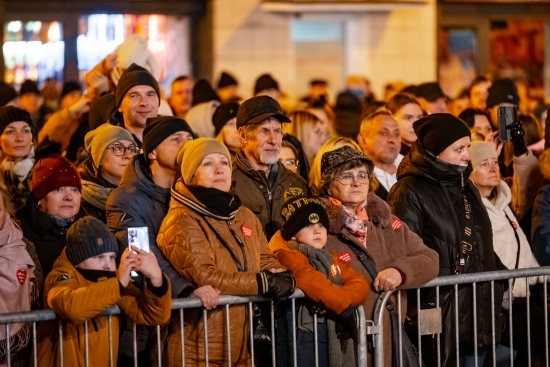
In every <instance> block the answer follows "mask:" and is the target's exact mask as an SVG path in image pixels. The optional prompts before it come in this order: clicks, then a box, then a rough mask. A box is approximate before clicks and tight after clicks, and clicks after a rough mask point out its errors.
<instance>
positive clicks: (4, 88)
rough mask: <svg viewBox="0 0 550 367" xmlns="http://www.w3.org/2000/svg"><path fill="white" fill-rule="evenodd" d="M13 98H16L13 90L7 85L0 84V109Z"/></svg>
mask: <svg viewBox="0 0 550 367" xmlns="http://www.w3.org/2000/svg"><path fill="white" fill-rule="evenodd" d="M15 97H17V92H16V91H15V89H14V88H13V87H12V86H11V85H9V84H6V83H4V82H0V107H1V106H5V105H7V104H8V102H10V101H11V100H12V99H14V98H15Z"/></svg>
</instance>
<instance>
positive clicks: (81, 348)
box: [38, 216, 171, 366]
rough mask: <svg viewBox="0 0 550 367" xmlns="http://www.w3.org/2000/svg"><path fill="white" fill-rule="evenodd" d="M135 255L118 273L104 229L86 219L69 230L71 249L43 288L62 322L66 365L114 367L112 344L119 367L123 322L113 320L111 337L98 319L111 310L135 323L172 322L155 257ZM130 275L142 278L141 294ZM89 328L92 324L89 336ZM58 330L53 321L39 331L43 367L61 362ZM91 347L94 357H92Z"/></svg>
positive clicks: (124, 258)
mask: <svg viewBox="0 0 550 367" xmlns="http://www.w3.org/2000/svg"><path fill="white" fill-rule="evenodd" d="M132 250H133V251H128V250H125V251H124V252H123V254H122V257H121V260H120V265H119V267H118V269H117V268H116V258H117V253H118V246H117V243H116V240H115V238H114V236H113V235H112V234H111V233H110V232H109V230H108V229H107V227H106V226H105V224H103V223H102V222H101V221H99V220H98V219H96V218H93V217H90V216H86V217H84V218H82V219H80V220H78V221H76V222H75V223H74V224H73V225H72V226H71V227H70V228H69V230H68V231H67V247H66V248H65V250H63V252H62V253H61V256H60V257H59V258H58V259H57V261H56V262H55V264H54V268H53V270H52V272H51V273H50V274H49V275H48V277H47V278H46V283H45V286H44V303H45V305H46V307H47V308H50V309H52V310H54V311H55V312H56V313H57V314H58V315H59V316H60V317H61V318H62V319H63V321H60V322H61V327H62V328H63V356H62V358H63V362H64V363H65V365H70V366H84V365H87V363H88V364H89V365H91V366H108V365H110V364H109V362H110V361H109V350H110V347H109V341H110V339H111V340H112V352H113V353H112V355H113V359H114V360H113V361H111V362H113V364H112V365H116V358H117V357H116V356H117V353H118V335H119V318H118V317H113V318H112V330H111V332H109V320H108V318H107V317H99V315H100V313H101V312H103V311H104V310H106V309H107V308H109V307H110V306H113V305H118V306H119V307H120V309H121V310H122V312H124V313H125V314H126V315H127V316H128V317H129V318H130V319H131V320H132V322H134V323H136V324H145V325H150V326H153V325H163V324H166V323H167V322H168V320H169V319H170V312H171V292H170V282H169V281H168V279H167V277H166V276H164V275H163V274H162V272H161V270H160V268H159V266H158V263H157V261H156V259H155V256H154V255H153V254H152V253H147V252H144V251H142V250H140V249H138V248H136V247H132ZM132 270H136V271H140V272H141V273H143V275H144V277H145V283H144V286H143V289H140V288H138V287H136V286H134V285H133V284H132V283H131V279H130V272H131V271H132ZM88 321H91V322H90V323H88ZM85 323H88V330H87V332H86V329H85V327H86V325H85ZM57 325H58V324H57V322H55V321H47V322H45V323H42V324H41V325H40V326H39V328H38V365H40V366H57V365H58V364H59V363H60V360H59V358H60V356H59V348H60V342H59V339H58V338H59V331H58V328H57ZM86 336H87V338H88V341H87V343H88V344H87V345H88V348H89V349H88V361H86V347H85V345H86V340H85V338H86ZM91 348H93V352H90V351H91V350H92V349H91Z"/></svg>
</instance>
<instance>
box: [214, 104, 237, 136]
mask: <svg viewBox="0 0 550 367" xmlns="http://www.w3.org/2000/svg"><path fill="white" fill-rule="evenodd" d="M238 110H239V104H238V103H237V102H226V103H222V104H221V105H219V106H218V108H216V111H215V112H214V115H213V116H212V123H213V124H214V136H218V134H219V133H220V131H222V129H223V127H224V126H225V124H227V121H229V120H231V119H232V118H234V117H237V111H238Z"/></svg>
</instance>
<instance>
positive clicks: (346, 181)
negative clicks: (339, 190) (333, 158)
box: [336, 172, 369, 185]
mask: <svg viewBox="0 0 550 367" xmlns="http://www.w3.org/2000/svg"><path fill="white" fill-rule="evenodd" d="M354 178H355V179H356V180H357V182H359V183H360V184H368V183H369V174H368V173H367V172H359V173H358V174H357V176H355V175H354V174H353V173H343V174H341V175H340V176H338V177H337V178H336V180H338V181H340V183H341V184H342V185H351V184H352V182H353V179H354Z"/></svg>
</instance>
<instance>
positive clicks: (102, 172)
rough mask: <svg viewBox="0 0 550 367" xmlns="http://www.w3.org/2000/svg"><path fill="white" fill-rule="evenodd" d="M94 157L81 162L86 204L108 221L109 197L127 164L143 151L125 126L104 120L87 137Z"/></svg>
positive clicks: (87, 144) (80, 169) (97, 216)
mask: <svg viewBox="0 0 550 367" xmlns="http://www.w3.org/2000/svg"><path fill="white" fill-rule="evenodd" d="M84 146H85V148H86V151H87V152H88V154H89V155H90V158H88V159H86V160H85V161H84V162H82V163H81V164H80V166H78V172H79V173H80V177H81V178H82V206H83V207H84V209H86V212H87V213H88V215H91V216H93V217H95V218H97V219H99V220H101V221H102V222H103V223H106V220H107V218H106V214H105V206H106V204H107V197H108V196H109V194H110V193H111V191H113V190H114V189H115V188H116V187H118V185H119V183H120V178H121V177H122V172H123V171H124V168H125V167H126V165H127V164H128V162H130V161H131V160H132V158H133V157H134V155H136V154H137V153H139V148H138V147H137V145H136V143H135V141H134V139H133V138H132V135H131V134H130V133H129V132H128V131H127V130H125V129H123V128H121V127H118V126H114V125H111V124H103V125H101V126H100V127H98V128H97V129H95V130H92V131H90V132H89V133H87V134H86V137H85V138H84Z"/></svg>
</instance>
